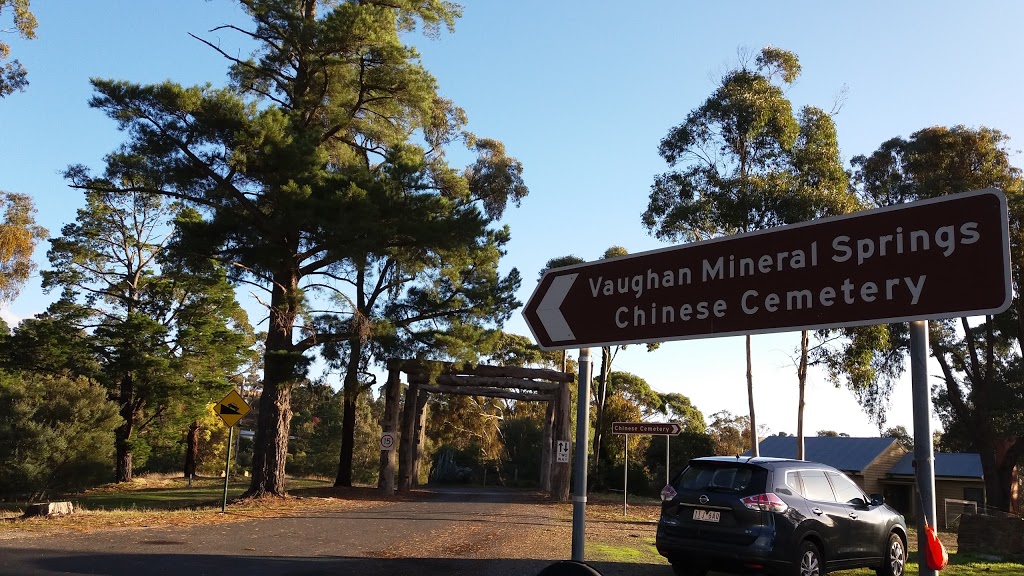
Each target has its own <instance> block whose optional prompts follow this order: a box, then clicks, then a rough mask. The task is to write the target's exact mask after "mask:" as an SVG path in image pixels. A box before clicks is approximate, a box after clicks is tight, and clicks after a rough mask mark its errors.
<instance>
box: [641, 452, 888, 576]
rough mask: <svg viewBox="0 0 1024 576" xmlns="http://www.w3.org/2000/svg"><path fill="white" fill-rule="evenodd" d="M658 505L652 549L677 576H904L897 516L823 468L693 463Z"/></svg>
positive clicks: (737, 461) (753, 461) (790, 463)
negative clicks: (723, 574) (833, 574)
mask: <svg viewBox="0 0 1024 576" xmlns="http://www.w3.org/2000/svg"><path fill="white" fill-rule="evenodd" d="M662 499H663V502H662V505H661V520H660V521H659V522H658V537H657V546H658V552H659V553H660V554H661V555H662V556H664V557H665V558H667V559H668V561H669V562H670V563H671V564H672V568H673V570H675V573H676V574H677V575H679V576H703V575H704V574H706V573H707V572H708V571H709V570H712V569H715V570H723V571H735V572H768V573H771V574H781V575H786V576H789V575H793V576H819V575H822V574H826V573H827V572H829V571H831V570H838V569H845V568H874V569H875V571H876V572H878V574H879V576H903V570H904V565H905V563H906V557H907V525H906V522H905V521H904V519H903V516H902V515H901V514H900V513H899V512H897V511H895V510H893V509H892V508H890V507H889V506H887V505H885V503H884V502H883V501H882V497H881V496H878V495H874V496H872V497H871V498H868V497H867V496H865V495H864V493H863V492H862V491H861V489H860V488H859V487H858V486H857V484H855V483H854V482H853V481H852V480H850V479H849V478H848V477H847V476H846V475H845V474H843V473H842V472H840V471H838V470H836V469H835V468H832V467H831V466H826V465H824V464H818V463H815V462H805V461H801V460H786V459H780V458H748V457H740V458H732V457H710V458H695V459H693V460H691V461H690V464H689V466H687V468H686V470H684V471H683V472H682V473H681V474H679V475H678V476H677V477H676V478H675V479H673V481H672V483H671V484H670V485H668V486H666V487H665V490H664V491H663V492H662Z"/></svg>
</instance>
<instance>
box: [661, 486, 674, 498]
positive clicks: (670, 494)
mask: <svg viewBox="0 0 1024 576" xmlns="http://www.w3.org/2000/svg"><path fill="white" fill-rule="evenodd" d="M676 495H677V492H676V489H675V488H673V487H672V485H671V484H665V487H664V488H662V489H661V501H662V502H668V501H669V500H671V499H673V498H675V497H676Z"/></svg>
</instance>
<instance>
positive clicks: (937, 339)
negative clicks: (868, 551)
mask: <svg viewBox="0 0 1024 576" xmlns="http://www.w3.org/2000/svg"><path fill="white" fill-rule="evenodd" d="M1011 154H1012V150H1011V149H1010V148H1009V138H1008V137H1007V136H1006V135H1005V134H1003V133H1002V132H1000V131H999V130H995V129H992V128H986V127H981V128H969V127H965V126H953V127H942V126H935V127H931V128H925V129H923V130H919V131H917V132H915V133H913V134H911V135H910V137H909V138H906V139H904V138H899V137H897V138H892V139H890V140H888V141H886V142H884V143H883V144H882V145H881V146H879V148H878V150H876V151H875V152H873V153H872V154H871V155H868V156H856V157H854V158H853V160H852V163H853V167H854V182H855V184H856V188H857V192H858V193H859V194H860V195H861V197H862V198H863V199H864V201H865V202H866V203H869V204H871V205H874V206H889V205H894V204H900V203H903V202H911V201H914V200H921V199H926V198H935V197H941V196H946V195H950V194H956V193H959V192H966V191H970V190H975V189H979V188H987V187H996V188H999V189H1001V190H1003V191H1004V192H1005V193H1006V196H1007V200H1008V204H1009V218H1010V254H1011V263H1010V266H1011V270H1012V272H1013V274H1012V278H1013V283H1014V286H1013V288H1014V299H1013V304H1012V305H1011V307H1010V309H1009V310H1007V311H1006V312H1003V313H1002V314H998V315H995V316H992V315H989V316H985V317H983V318H981V319H980V320H979V319H973V318H951V319H946V320H933V321H931V322H929V345H930V348H931V354H932V357H934V358H935V360H936V361H937V363H938V365H939V368H940V370H941V382H942V383H941V384H940V385H939V386H938V387H937V388H935V389H934V396H935V401H936V407H937V412H938V414H939V417H940V419H941V420H942V421H943V424H944V426H945V427H946V430H947V432H951V433H954V434H955V435H957V436H958V438H959V441H958V442H953V443H954V444H958V445H959V446H960V447H962V448H969V449H972V450H976V451H977V452H979V453H980V454H981V463H982V468H983V470H984V474H985V484H986V494H987V498H988V501H989V503H990V505H992V506H995V507H997V508H1001V509H1003V510H1007V509H1010V508H1012V507H1013V506H1015V502H1014V496H1013V494H1014V488H1013V484H1014V472H1015V469H1016V467H1017V466H1018V464H1019V463H1020V461H1021V460H1022V459H1024V422H1022V419H1021V417H1020V415H1021V414H1022V413H1024V391H1022V388H1021V386H1020V382H1021V374H1022V359H1021V350H1022V345H1024V301H1022V299H1021V297H1020V294H1021V284H1020V283H1021V275H1020V274H1021V273H1022V272H1024V257H1022V254H1024V252H1022V250H1024V181H1022V174H1021V170H1020V169H1019V168H1017V167H1015V166H1013V165H1012V164H1011V162H1010V159H1011ZM972 322H975V324H972ZM880 331H882V332H887V333H888V334H889V335H891V336H890V337H889V338H887V339H884V341H883V343H884V344H886V345H885V346H878V347H872V346H862V347H861V349H860V351H859V352H858V353H859V354H860V355H861V356H862V357H863V358H864V359H865V360H867V361H870V362H872V363H874V365H876V366H885V365H886V364H885V362H886V358H885V356H888V357H889V359H891V361H892V362H893V363H896V362H900V363H901V362H902V359H903V353H904V352H905V351H906V347H905V346H906V339H905V338H903V337H901V336H900V334H902V333H904V332H905V331H906V327H905V325H890V326H888V327H882V328H881V329H880ZM857 344H858V343H857V342H856V341H853V342H851V346H852V345H857ZM856 354H857V353H855V354H854V356H856ZM863 365H864V363H854V364H853V366H854V367H855V368H857V367H860V366H863ZM867 384H868V385H869V391H870V392H869V396H868V398H870V399H871V401H873V402H878V401H887V400H888V396H889V394H890V393H891V389H892V387H891V386H890V385H888V383H887V382H885V381H884V380H883V381H882V382H881V383H880V384H879V383H874V382H870V381H869V382H867ZM918 440H920V439H918ZM944 441H945V440H944Z"/></svg>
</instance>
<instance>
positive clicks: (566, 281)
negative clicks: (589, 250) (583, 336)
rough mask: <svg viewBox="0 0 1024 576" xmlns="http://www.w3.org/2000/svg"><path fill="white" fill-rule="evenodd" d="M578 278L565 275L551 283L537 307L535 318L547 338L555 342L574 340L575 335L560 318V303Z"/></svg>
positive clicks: (563, 317)
mask: <svg viewBox="0 0 1024 576" xmlns="http://www.w3.org/2000/svg"><path fill="white" fill-rule="evenodd" d="M578 277H579V273H576V274H566V275H565V276H559V277H557V278H555V279H554V280H553V281H552V282H551V286H550V287H548V292H547V294H545V295H544V298H543V299H542V300H541V301H540V305H539V306H537V317H538V318H540V322H541V324H543V325H544V330H545V331H546V332H547V333H548V337H549V338H551V339H552V340H553V341H555V342H564V341H566V340H575V339H576V335H575V334H573V333H572V328H569V323H568V322H566V321H565V316H562V311H561V310H560V308H561V307H562V302H564V301H565V296H566V295H567V294H568V293H569V289H570V288H572V285H573V283H574V282H576V278H578Z"/></svg>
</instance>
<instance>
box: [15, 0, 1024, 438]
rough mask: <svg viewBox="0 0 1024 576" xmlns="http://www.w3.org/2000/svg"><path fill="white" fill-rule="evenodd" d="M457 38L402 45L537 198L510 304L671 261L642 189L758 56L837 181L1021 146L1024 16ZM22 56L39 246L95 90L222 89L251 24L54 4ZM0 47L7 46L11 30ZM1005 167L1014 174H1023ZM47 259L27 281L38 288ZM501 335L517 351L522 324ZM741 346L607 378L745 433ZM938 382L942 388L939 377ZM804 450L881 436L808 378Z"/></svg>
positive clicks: (522, 29) (643, 5)
mask: <svg viewBox="0 0 1024 576" xmlns="http://www.w3.org/2000/svg"><path fill="white" fill-rule="evenodd" d="M466 4H467V5H466V6H465V14H464V17H463V18H462V20H460V21H459V23H458V24H457V26H456V31H455V33H454V34H447V33H446V34H442V35H441V37H440V38H439V39H437V40H427V39H423V38H421V37H415V38H411V40H412V41H414V42H415V43H416V45H417V46H418V47H419V48H420V50H421V53H422V57H423V62H424V64H425V65H426V67H427V68H428V69H429V70H430V71H431V72H432V73H433V74H434V75H435V76H436V77H437V79H438V83H439V86H440V90H441V92H442V93H443V94H444V95H445V96H447V97H449V98H451V99H453V100H454V101H455V102H456V103H457V104H459V105H460V106H462V107H463V108H464V109H465V110H466V112H467V114H468V115H469V119H470V125H469V128H470V129H471V130H472V131H473V132H475V133H476V134H478V135H480V136H487V137H493V138H497V139H499V140H502V141H503V142H504V143H505V145H506V147H507V149H508V152H509V153H510V154H511V155H513V156H515V157H517V158H518V159H519V160H521V161H522V163H523V165H524V168H525V171H524V178H525V180H526V183H527V185H528V186H529V187H530V195H529V196H528V197H527V198H526V199H525V200H524V201H523V203H522V206H521V207H520V208H518V209H512V210H510V211H509V212H508V213H507V215H506V218H505V221H506V223H508V224H509V225H510V226H511V228H512V238H513V239H512V242H511V244H510V246H509V253H508V256H507V259H506V260H507V261H506V263H505V266H506V268H511V267H512V266H515V267H517V268H518V269H519V270H520V271H521V273H522V275H523V278H524V283H523V286H522V290H521V292H520V294H519V299H520V300H522V301H525V300H526V299H527V298H528V297H529V295H530V293H531V292H532V291H533V288H534V286H535V282H536V279H537V274H538V271H539V270H540V268H541V267H542V266H543V265H544V263H545V262H546V261H547V260H548V259H550V258H552V257H555V256H562V255H566V254H575V255H577V256H580V257H582V258H584V259H587V260H592V259H596V258H598V257H600V255H601V254H602V253H603V252H604V250H605V249H606V248H608V247H609V246H612V245H621V246H624V247H626V248H627V249H628V250H629V251H630V252H640V251H644V250H651V249H655V248H663V247H665V246H666V245H665V244H663V243H661V242H659V241H658V240H656V239H655V238H653V237H652V236H650V235H648V234H647V232H646V230H645V229H644V228H643V227H642V225H641V224H640V215H641V214H642V212H643V211H644V209H645V208H646V206H647V199H648V192H649V187H650V184H651V182H652V179H653V177H654V176H655V175H656V174H658V173H660V172H663V171H665V170H666V169H667V167H666V165H665V164H664V162H663V161H662V159H661V158H660V157H659V156H658V154H657V145H658V142H659V141H660V139H661V138H662V137H663V136H664V135H665V134H666V133H667V132H668V130H669V129H670V128H671V127H672V126H674V125H676V124H679V123H680V122H681V121H682V120H683V119H684V118H685V116H686V114H687V113H688V112H689V111H690V110H691V109H693V108H695V107H696V106H698V105H700V103H701V102H702V101H703V100H704V99H705V98H706V97H707V96H708V94H710V92H711V91H712V90H713V89H714V86H715V79H716V78H717V77H718V76H719V75H720V74H721V73H722V72H723V71H725V70H726V69H728V68H729V67H731V66H733V65H735V63H736V62H737V54H738V52H739V51H741V50H743V49H746V50H747V51H748V52H756V51H757V50H758V49H760V48H761V47H762V46H765V45H768V44H771V45H774V46H778V47H781V48H784V49H787V50H791V51H793V52H795V53H796V54H797V55H798V56H799V57H800V61H801V64H802V66H803V74H802V76H801V78H800V79H799V80H798V82H797V83H796V85H795V86H793V87H792V88H791V89H790V90H789V92H788V95H789V97H790V99H791V100H792V101H793V103H794V105H795V106H801V105H804V104H813V105H817V106H819V107H822V108H825V109H826V110H828V109H830V108H832V106H833V103H834V102H835V100H836V97H837V95H838V94H840V93H841V92H843V91H844V87H845V91H846V97H845V102H844V104H843V106H842V108H841V110H840V112H839V114H838V115H837V116H836V122H837V125H838V133H839V142H840V146H841V148H842V154H843V158H844V161H847V162H848V160H849V159H850V158H851V157H852V156H854V155H857V154H868V153H870V152H872V151H873V150H875V149H876V148H877V147H878V145H879V144H881V143H882V142H883V141H885V140H887V139H889V138H892V137H895V136H908V135H909V134H910V133H912V132H913V131H915V130H918V129H921V128H925V127H928V126H933V125H953V124H965V125H967V126H972V127H977V126H989V127H994V128H998V129H1000V130H1002V131H1003V132H1005V133H1006V134H1008V135H1009V136H1010V137H1011V146H1012V147H1013V148H1015V149H1016V148H1017V147H1019V146H1020V145H1021V142H1024V120H1022V117H1021V113H1020V112H1019V99H1020V95H1021V94H1022V93H1024V90H1022V88H1024V86H1022V83H1024V61H1022V59H1021V41H1020V40H1019V38H1020V36H1019V23H1020V22H1021V21H1022V17H1024V3H1019V2H1015V1H1013V0H1003V1H998V2H997V1H977V2H970V3H966V2H940V1H915V2H892V1H889V2H878V1H860V2H856V3H851V2H847V3H838V2H820V1H816V2H811V1H801V2H797V1H782V2H739V1H721V2H679V1H644V2H636V3H632V5H629V4H626V3H622V2H608V1H603V0H594V1H590V2H581V1H576V2H572V1H555V2H552V1H550V0H547V1H534V0H477V1H475V2H467V3H466ZM32 8H33V10H34V12H35V13H36V16H37V18H38V19H39V23H40V25H39V29H38V30H37V35H38V38H37V39H36V40H34V41H31V42H24V41H21V40H19V39H17V38H16V37H15V36H14V35H13V34H6V35H5V39H6V40H7V41H9V42H10V43H11V44H12V48H13V56H14V57H16V58H18V59H20V60H21V61H22V63H23V64H24V65H25V66H26V67H27V68H28V70H29V74H30V76H29V79H30V81H31V85H30V86H29V88H28V90H27V91H26V92H24V93H17V94H14V95H12V96H9V97H7V98H5V99H3V100H0V189H2V190H7V191H12V192H21V193H26V194H29V195H31V196H32V197H33V198H34V199H35V201H36V204H37V207H38V209H39V212H38V220H39V222H40V223H41V224H43V225H44V226H46V227H47V228H48V229H49V230H50V233H51V234H52V235H56V234H58V233H59V231H60V228H61V227H62V226H63V225H64V224H67V223H68V222H71V221H72V220H73V219H74V215H75V210H76V209H77V208H78V207H80V206H81V204H82V202H81V196H80V194H79V193H78V192H76V191H74V190H71V189H69V188H67V186H66V184H65V182H64V181H63V180H62V179H61V178H60V176H59V172H60V170H61V169H63V168H64V167H66V166H67V165H69V164H75V163H84V164H87V165H90V166H92V167H94V168H96V169H101V168H102V163H101V162H102V157H103V155H104V154H105V153H107V152H109V151H111V150H113V149H114V148H115V147H116V146H117V145H118V144H119V143H120V142H121V141H122V140H123V137H122V135H121V134H119V133H118V132H117V131H116V127H115V125H114V123H113V122H112V121H110V120H108V119H107V118H106V117H104V116H103V115H102V114H101V113H100V112H97V111H95V110H92V109H90V108H89V107H88V104H87V102H88V99H89V97H90V89H89V85H88V79H89V78H90V77H104V78H117V79H125V80H130V81H135V82H158V81H162V80H164V79H171V80H174V81H176V82H179V83H182V84H195V83H205V82H210V83H213V84H215V85H216V84H221V83H222V82H223V81H224V72H225V70H226V63H225V61H224V60H223V59H222V58H221V57H220V56H219V55H217V54H216V53H214V52H213V51H212V50H210V49H209V48H208V47H206V46H204V45H202V44H201V43H199V42H198V41H196V40H194V39H192V38H190V37H189V36H188V33H190V32H191V33H194V34H197V35H200V36H203V37H205V38H208V39H214V40H216V39H217V38H220V39H221V40H222V41H223V45H224V46H225V47H230V48H232V49H233V48H236V47H238V46H240V45H241V44H240V40H239V38H238V37H237V36H232V35H230V34H229V33H227V32H216V33H210V32H208V30H209V29H211V28H213V27H215V26H217V25H220V24H225V23H235V24H246V21H245V19H244V16H243V15H242V14H241V13H240V11H238V10H237V9H236V8H235V7H234V5H233V3H231V2H229V1H228V0H214V1H205V0H175V1H174V2H158V1H155V0H104V1H102V2H80V1H77V0H49V1H47V2H36V3H33V6H32ZM3 18H5V20H0V29H2V28H7V27H8V26H9V15H6V14H5V15H4V16H3ZM1014 162H1015V163H1016V164H1017V165H1018V166H1019V165H1021V164H1022V158H1021V156H1020V155H1019V154H1017V155H1015V157H1014ZM45 252H46V246H41V247H40V248H39V249H38V251H37V254H36V259H37V261H38V262H39V264H40V266H41V267H45V266H46V256H45ZM52 298H53V295H44V294H42V292H41V290H40V289H39V279H38V277H36V278H33V279H32V280H31V281H30V282H29V284H28V285H27V286H26V288H25V290H24V293H23V294H22V296H21V297H19V298H18V299H17V300H16V301H14V302H13V303H11V304H10V305H9V306H8V308H7V310H6V311H5V314H6V315H7V317H9V318H23V317H27V316H31V315H33V314H35V313H38V312H40V311H42V310H43V309H44V308H45V307H46V305H47V304H48V303H49V302H50V301H52ZM506 329H507V330H509V331H512V332H516V333H520V334H529V331H528V329H527V328H526V325H525V323H524V322H523V321H522V319H521V316H520V314H519V313H518V312H517V313H516V315H515V316H514V318H513V320H512V321H511V322H510V323H509V324H508V325H507V326H506ZM798 340H799V337H798V334H777V335H767V336H756V337H755V338H754V341H753V349H754V384H755V388H756V393H755V401H756V405H757V410H758V420H759V422H760V423H763V424H766V425H767V426H768V427H769V428H770V429H771V431H772V432H778V431H786V432H790V433H794V432H795V431H796V403H797V400H796V388H797V387H796V377H795V369H794V367H793V365H792V360H791V357H792V355H793V350H794V349H795V348H796V346H797V344H798ZM743 350H744V345H743V339H742V338H717V339H709V340H700V341H692V340H691V341H685V342H674V343H668V344H665V345H663V346H662V347H661V349H659V350H658V351H657V352H654V353H647V352H646V351H645V348H644V347H643V346H631V347H629V348H628V349H627V350H626V351H624V352H623V353H622V354H620V356H619V358H618V360H617V362H616V366H615V367H616V369H619V370H625V371H629V372H633V373H635V374H638V375H640V376H642V377H644V378H645V379H647V381H648V382H649V383H650V384H651V385H652V386H653V387H654V388H656V389H658V390H660V391H663V392H670V391H671V392H680V393H683V394H686V395H687V396H689V397H690V398H691V399H692V400H693V401H694V403H695V404H696V405H697V406H698V407H699V408H700V409H701V410H702V411H703V412H704V413H705V415H710V414H711V413H714V412H716V411H718V410H723V409H725V410H730V411H732V412H734V413H737V414H743V413H745V412H746V410H747V408H746V404H747V398H746V383H745V377H744V371H745V366H744V361H743ZM933 373H934V370H933ZM910 405H911V402H910V387H909V384H908V383H907V382H903V383H901V385H900V386H899V387H898V388H897V389H896V393H895V396H894V398H893V409H892V412H891V415H890V422H891V423H892V424H903V425H905V426H907V428H908V429H909V428H911V408H910ZM806 421H807V424H806V429H807V430H809V431H811V432H813V431H816V430H819V429H834V430H838V431H841V432H846V433H849V434H851V435H876V434H877V430H876V429H875V428H874V426H873V425H872V424H870V423H869V422H868V421H867V419H866V417H864V416H863V414H862V412H861V410H860V408H859V407H858V406H857V405H856V403H855V402H854V400H853V398H852V395H851V394H850V393H849V392H847V391H846V390H843V389H839V390H837V389H834V388H833V387H832V385H831V384H829V383H828V382H826V381H825V379H824V377H823V376H822V375H821V374H820V373H817V372H813V371H812V374H811V378H810V382H809V392H808V404H807V414H806Z"/></svg>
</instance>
